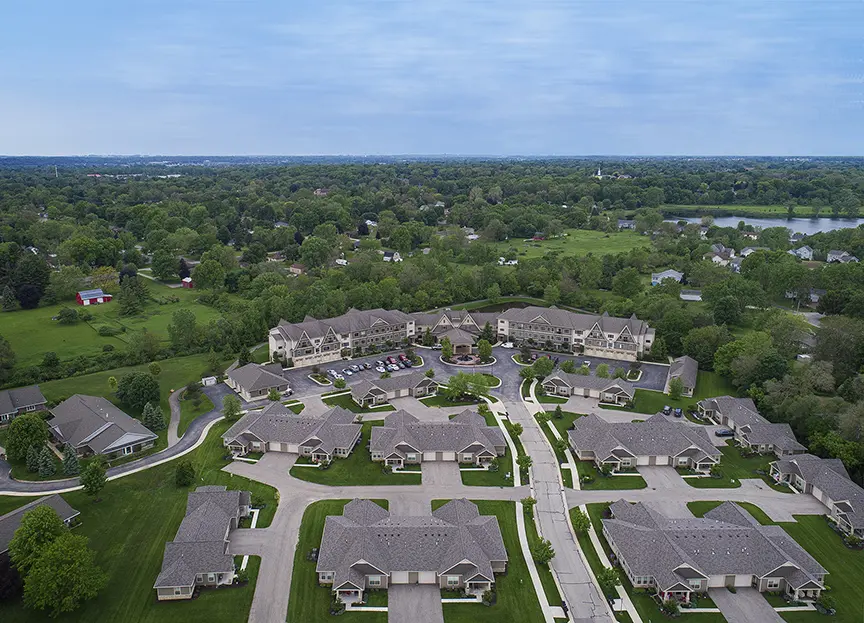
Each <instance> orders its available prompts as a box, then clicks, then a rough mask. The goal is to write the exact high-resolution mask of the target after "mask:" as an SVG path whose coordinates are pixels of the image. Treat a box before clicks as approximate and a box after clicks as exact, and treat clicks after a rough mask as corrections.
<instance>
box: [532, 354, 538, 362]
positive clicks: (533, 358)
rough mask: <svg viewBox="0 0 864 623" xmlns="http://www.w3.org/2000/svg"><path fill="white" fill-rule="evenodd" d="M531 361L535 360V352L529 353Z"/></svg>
mask: <svg viewBox="0 0 864 623" xmlns="http://www.w3.org/2000/svg"><path fill="white" fill-rule="evenodd" d="M531 361H537V353H531Z"/></svg>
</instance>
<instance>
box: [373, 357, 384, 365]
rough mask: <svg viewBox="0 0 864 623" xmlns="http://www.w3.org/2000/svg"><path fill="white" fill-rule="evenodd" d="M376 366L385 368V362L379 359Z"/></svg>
mask: <svg viewBox="0 0 864 623" xmlns="http://www.w3.org/2000/svg"><path fill="white" fill-rule="evenodd" d="M375 365H376V366H383V365H384V362H383V361H381V360H380V359H379V360H378V361H376V362H375Z"/></svg>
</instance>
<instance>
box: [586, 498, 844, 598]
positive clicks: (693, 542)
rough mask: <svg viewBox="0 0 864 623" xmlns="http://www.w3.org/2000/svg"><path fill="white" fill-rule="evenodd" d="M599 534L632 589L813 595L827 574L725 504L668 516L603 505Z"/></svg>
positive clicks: (687, 594) (786, 540) (781, 536)
mask: <svg viewBox="0 0 864 623" xmlns="http://www.w3.org/2000/svg"><path fill="white" fill-rule="evenodd" d="M609 510H610V512H611V514H612V518H611V519H604V520H603V534H604V535H605V536H606V539H607V541H608V542H609V546H610V547H611V548H612V551H613V552H614V553H615V555H616V556H617V558H618V561H619V562H620V564H621V567H622V568H623V569H624V572H625V573H626V574H627V577H628V578H629V579H630V581H631V582H632V584H633V587H634V588H635V589H647V590H653V591H655V592H656V593H657V594H658V596H659V597H660V599H662V600H667V599H676V600H678V601H682V602H689V601H690V599H691V597H692V595H693V593H705V592H706V591H707V590H708V589H709V588H723V587H727V588H750V587H754V588H756V589H757V590H758V591H759V592H782V593H785V594H787V595H789V596H790V597H792V598H793V599H795V600H814V599H817V598H818V597H819V595H820V593H821V592H822V589H823V588H824V587H825V585H824V581H825V575H826V574H827V573H828V572H827V571H826V570H825V569H824V568H823V567H822V565H820V564H819V563H818V562H816V560H815V559H814V558H813V557H812V556H810V554H808V553H807V552H806V551H805V550H804V549H803V548H802V547H801V546H800V545H798V543H796V542H795V540H794V539H793V538H792V537H790V536H789V535H788V534H787V533H786V531H785V530H783V528H781V527H780V526H762V525H760V524H759V522H758V521H756V520H755V519H754V518H753V517H752V516H751V515H750V513H748V512H747V511H746V510H744V509H743V508H741V507H740V506H738V505H737V504H735V503H733V502H724V503H723V504H721V505H720V506H718V507H717V508H714V509H712V510H710V511H708V512H707V513H705V516H704V517H703V518H695V517H691V518H685V519H672V518H669V517H666V516H665V515H662V514H660V513H659V512H657V511H656V510H654V509H653V508H651V507H649V506H647V505H646V504H644V503H642V502H640V503H638V504H630V503H629V502H625V501H624V500H619V501H618V502H615V503H614V504H612V506H610V507H609Z"/></svg>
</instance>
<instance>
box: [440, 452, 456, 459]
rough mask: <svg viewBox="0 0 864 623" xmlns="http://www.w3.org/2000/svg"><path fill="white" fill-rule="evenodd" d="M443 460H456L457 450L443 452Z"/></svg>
mask: <svg viewBox="0 0 864 623" xmlns="http://www.w3.org/2000/svg"><path fill="white" fill-rule="evenodd" d="M441 460H442V461H455V460H456V453H455V452H442V453H441Z"/></svg>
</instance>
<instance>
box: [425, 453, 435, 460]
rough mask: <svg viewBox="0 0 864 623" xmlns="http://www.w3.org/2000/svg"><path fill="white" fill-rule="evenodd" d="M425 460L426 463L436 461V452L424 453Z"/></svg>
mask: <svg viewBox="0 0 864 623" xmlns="http://www.w3.org/2000/svg"><path fill="white" fill-rule="evenodd" d="M423 460H424V461H434V460H435V453H434V452H424V453H423Z"/></svg>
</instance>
